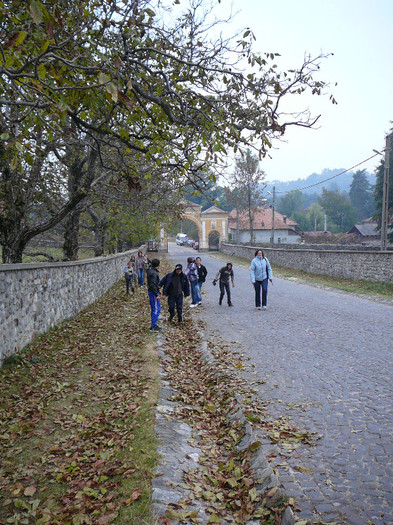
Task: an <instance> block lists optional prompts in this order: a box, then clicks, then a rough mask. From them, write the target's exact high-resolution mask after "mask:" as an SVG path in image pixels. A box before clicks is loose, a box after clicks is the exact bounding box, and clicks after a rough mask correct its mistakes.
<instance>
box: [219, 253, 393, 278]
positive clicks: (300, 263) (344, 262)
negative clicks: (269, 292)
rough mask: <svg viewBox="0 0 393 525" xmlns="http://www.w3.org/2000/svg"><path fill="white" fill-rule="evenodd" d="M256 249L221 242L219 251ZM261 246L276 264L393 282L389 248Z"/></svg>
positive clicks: (246, 255)
mask: <svg viewBox="0 0 393 525" xmlns="http://www.w3.org/2000/svg"><path fill="white" fill-rule="evenodd" d="M256 249H257V248H256V247H255V246H241V245H235V244H226V243H222V244H221V251H222V252H223V253H227V254H229V255H236V256H238V257H245V258H247V259H249V260H251V259H252V258H253V257H254V253H255V250H256ZM262 249H263V252H264V255H265V256H266V257H267V258H268V259H269V261H270V262H271V263H272V264H275V265H278V266H283V267H287V268H293V269H297V270H303V271H306V272H310V273H314V274H319V275H329V276H331V277H337V278H346V279H359V280H362V281H377V282H387V283H389V282H393V252H392V251H383V252H382V251H351V250H323V251H321V250H308V249H305V250H300V249H299V250H293V249H283V248H265V247H263V248H262Z"/></svg>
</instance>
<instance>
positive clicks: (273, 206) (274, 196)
mask: <svg viewBox="0 0 393 525" xmlns="http://www.w3.org/2000/svg"><path fill="white" fill-rule="evenodd" d="M275 203H276V187H275V186H273V204H272V233H271V237H270V244H274V208H275Z"/></svg>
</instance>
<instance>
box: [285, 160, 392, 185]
mask: <svg viewBox="0 0 393 525" xmlns="http://www.w3.org/2000/svg"><path fill="white" fill-rule="evenodd" d="M374 151H376V150H374ZM377 155H382V153H380V152H379V151H376V153H375V154H374V155H371V157H368V159H365V160H362V161H361V162H358V163H357V164H355V165H354V166H352V167H350V168H348V169H346V170H344V171H341V172H340V173H337V175H333V176H332V177H329V178H328V179H325V180H321V181H320V182H316V183H315V184H310V185H309V186H305V187H304V188H297V189H296V190H287V191H276V193H292V192H293V191H303V190H307V189H308V188H312V187H314V186H319V185H320V184H323V183H324V182H327V181H328V180H332V179H335V178H336V177H339V176H340V175H343V174H344V173H347V171H351V170H353V169H354V168H357V167H358V166H361V165H362V164H364V163H365V162H368V161H369V160H371V159H373V158H374V157H376V156H377Z"/></svg>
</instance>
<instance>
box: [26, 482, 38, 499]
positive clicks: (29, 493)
mask: <svg viewBox="0 0 393 525" xmlns="http://www.w3.org/2000/svg"><path fill="white" fill-rule="evenodd" d="M36 492H37V489H36V487H34V486H33V485H31V486H30V487H27V488H26V489H25V490H24V492H23V494H24V495H25V496H34V494H35V493H36Z"/></svg>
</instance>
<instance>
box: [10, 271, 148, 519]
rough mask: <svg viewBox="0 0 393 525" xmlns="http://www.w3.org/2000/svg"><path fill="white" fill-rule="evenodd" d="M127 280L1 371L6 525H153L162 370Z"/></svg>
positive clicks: (140, 297)
mask: <svg viewBox="0 0 393 525" xmlns="http://www.w3.org/2000/svg"><path fill="white" fill-rule="evenodd" d="M145 295H146V294H145V293H142V292H139V293H136V294H135V296H130V297H129V298H127V297H126V296H125V293H124V283H123V282H122V281H121V282H120V283H118V284H117V285H115V286H114V287H113V288H112V289H111V290H110V291H109V292H108V293H106V294H105V295H104V296H103V297H102V298H101V299H100V300H99V301H97V302H96V303H94V304H93V305H92V306H90V307H88V308H87V309H85V310H84V311H83V312H81V313H80V314H79V315H78V316H76V317H75V318H74V319H73V320H71V321H68V322H64V323H62V324H61V325H59V326H58V327H56V328H54V329H53V330H51V331H50V332H49V333H47V334H46V335H44V336H42V337H40V338H39V339H37V340H35V341H34V342H33V343H32V344H30V345H29V346H27V347H26V348H25V349H24V350H23V351H22V352H20V353H19V354H18V355H16V356H14V357H11V358H9V359H7V360H6V362H5V364H4V366H3V368H2V369H1V371H0V414H1V418H0V440H1V448H2V454H1V463H0V493H1V504H0V523H15V524H16V523H18V524H19V523H21V524H33V523H34V524H37V525H41V524H49V523H50V524H62V525H63V524H68V523H69V524H82V523H84V524H94V525H96V524H98V525H100V524H106V523H112V522H116V523H133V524H135V525H145V524H151V523H152V516H151V513H150V512H151V511H150V503H151V488H150V480H151V478H152V476H153V472H154V468H155V465H156V462H157V453H156V438H155V434H154V404H155V402H156V399H157V385H158V366H157V355H156V350H155V339H154V336H153V335H152V334H150V333H149V332H148V331H147V330H146V328H148V326H149V324H148V323H149V319H148V305H147V301H146V296H145Z"/></svg>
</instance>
